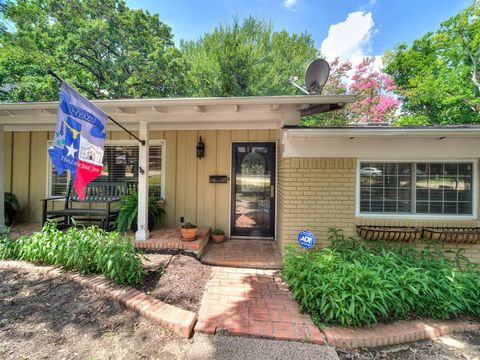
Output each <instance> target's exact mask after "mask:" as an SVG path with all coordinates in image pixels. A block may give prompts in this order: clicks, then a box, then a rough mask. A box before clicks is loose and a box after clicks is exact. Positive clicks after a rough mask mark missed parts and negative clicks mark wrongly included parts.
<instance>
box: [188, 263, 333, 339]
mask: <svg viewBox="0 0 480 360" xmlns="http://www.w3.org/2000/svg"><path fill="white" fill-rule="evenodd" d="M195 332H203V333H207V334H215V333H217V334H228V335H243V336H246V335H250V336H255V337H264V338H272V339H279V340H296V341H306V342H313V343H316V344H320V345H324V344H325V338H324V336H323V334H322V333H321V332H320V330H319V329H318V328H317V327H316V326H315V325H314V324H313V322H312V320H311V319H310V316H309V315H306V314H301V313H300V312H299V311H298V305H297V303H296V302H295V301H294V300H292V298H291V293H290V291H289V290H288V288H287V286H286V285H285V283H284V282H283V281H282V279H281V277H280V275H278V274H277V272H276V271H275V270H259V269H245V268H226V267H212V278H211V279H210V280H209V282H208V283H207V285H206V290H205V293H204V294H203V298H202V303H201V306H200V311H199V313H198V322H197V324H196V327H195Z"/></svg>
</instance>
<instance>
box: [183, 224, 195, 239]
mask: <svg viewBox="0 0 480 360" xmlns="http://www.w3.org/2000/svg"><path fill="white" fill-rule="evenodd" d="M197 233H198V226H196V227H194V228H191V229H185V228H183V227H180V234H181V236H182V240H184V241H193V240H195V239H196V238H197Z"/></svg>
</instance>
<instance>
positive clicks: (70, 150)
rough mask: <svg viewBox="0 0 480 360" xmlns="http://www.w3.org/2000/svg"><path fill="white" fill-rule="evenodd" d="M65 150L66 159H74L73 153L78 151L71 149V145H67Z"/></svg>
mask: <svg viewBox="0 0 480 360" xmlns="http://www.w3.org/2000/svg"><path fill="white" fill-rule="evenodd" d="M66 148H67V149H68V154H67V157H69V156H71V157H75V153H76V152H77V151H78V150H77V149H75V148H74V147H73V144H71V145H67V146H66Z"/></svg>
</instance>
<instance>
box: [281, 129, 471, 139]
mask: <svg viewBox="0 0 480 360" xmlns="http://www.w3.org/2000/svg"><path fill="white" fill-rule="evenodd" d="M284 131H285V136H286V137H287V138H288V139H292V140H293V139H298V140H302V139H315V138H319V139H320V138H338V139H342V138H392V137H420V138H422V137H447V136H450V137H451V136H458V137H480V127H458V128H449V127H445V128H439V127H436V128H432V127H426V128H423V129H422V128H401V127H398V128H395V129H392V128H385V129H382V128H373V129H372V128H361V127H359V128H353V129H352V128H345V129H338V128H335V129H325V128H322V129H314V128H313V129H305V128H302V129H285V130H284Z"/></svg>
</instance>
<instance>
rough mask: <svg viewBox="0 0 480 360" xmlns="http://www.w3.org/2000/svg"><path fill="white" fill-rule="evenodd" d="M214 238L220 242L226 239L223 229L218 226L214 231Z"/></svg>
mask: <svg viewBox="0 0 480 360" xmlns="http://www.w3.org/2000/svg"><path fill="white" fill-rule="evenodd" d="M212 240H213V241H215V242H216V243H218V244H220V243H222V242H224V241H225V232H224V231H223V230H222V229H219V228H216V229H213V231H212Z"/></svg>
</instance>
